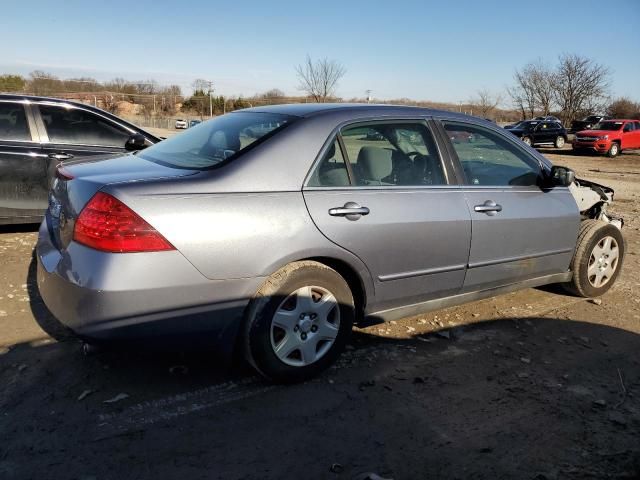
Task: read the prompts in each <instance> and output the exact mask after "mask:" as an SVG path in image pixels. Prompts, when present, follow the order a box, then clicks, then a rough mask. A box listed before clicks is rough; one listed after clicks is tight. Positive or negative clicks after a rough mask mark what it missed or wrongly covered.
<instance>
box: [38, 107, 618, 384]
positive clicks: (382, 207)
mask: <svg viewBox="0 0 640 480" xmlns="http://www.w3.org/2000/svg"><path fill="white" fill-rule="evenodd" d="M265 124H271V125H273V129H272V130H271V131H269V132H265V133H264V135H262V136H261V137H260V138H253V137H250V136H248V135H245V132H246V131H247V130H248V129H249V130H250V129H253V128H254V127H256V126H259V125H265ZM256 130H257V129H256ZM369 130H374V131H376V132H378V133H380V134H381V135H382V136H383V137H384V140H380V141H377V142H375V143H374V144H372V143H373V142H370V141H368V140H367V139H366V138H367V134H368V133H369V132H368V131H369ZM462 135H464V136H466V137H467V138H469V137H470V136H473V138H474V139H475V141H474V142H472V143H470V142H460V143H456V142H453V143H452V142H451V140H450V138H451V136H453V137H457V136H462ZM51 198H52V200H51V205H50V207H49V210H48V211H47V214H46V219H45V221H44V222H43V223H42V226H41V227H40V232H39V236H38V243H37V261H38V274H37V278H38V286H39V289H40V294H41V295H42V298H43V299H44V302H45V303H46V305H47V306H48V307H49V309H50V311H51V312H53V314H54V315H55V316H56V317H57V318H58V319H59V320H60V321H61V322H62V323H64V324H65V325H67V326H68V327H69V328H71V329H72V330H73V331H75V332H76V333H77V334H78V335H80V336H81V337H82V338H83V339H85V340H87V341H89V342H94V343H95V342H109V341H114V340H116V339H129V340H134V341H136V342H139V343H146V341H145V339H146V338H148V337H155V338H157V337H161V336H163V335H164V336H166V337H167V338H170V339H171V341H173V342H175V341H176V338H177V336H178V335H185V334H190V335H192V336H195V337H196V338H198V339H203V338H210V339H212V340H215V341H216V342H217V343H218V345H219V347H218V348H219V349H220V350H224V349H225V348H229V349H230V348H231V347H232V346H234V345H238V346H239V348H241V349H242V351H243V353H244V355H245V356H246V358H247V359H248V361H249V362H250V363H251V364H252V365H253V366H254V367H255V368H256V369H257V370H258V371H259V372H261V373H262V374H263V375H265V376H267V377H268V378H270V379H273V380H276V381H284V382H288V381H297V380H303V379H306V378H309V377H310V376H313V375H315V374H317V373H318V372H320V371H321V370H322V369H324V368H326V367H328V366H329V365H331V364H332V363H333V362H334V361H335V360H336V358H337V356H338V355H339V353H340V351H341V350H342V349H343V347H344V346H345V343H346V342H347V339H348V337H349V334H350V332H351V328H352V325H353V324H354V322H362V321H365V320H366V321H368V322H381V321H384V320H392V319H396V318H399V317H403V316H407V315H415V314H419V313H422V312H426V311H428V310H431V309H435V308H443V307H447V306H451V305H456V304H460V303H463V302H468V301H473V300H477V299H480V298H485V297H489V296H492V295H497V294H500V293H504V292H509V291H512V290H516V289H519V288H524V287H531V286H536V285H543V284H548V283H558V282H560V283H562V284H563V285H565V286H566V287H567V288H569V289H570V290H571V291H573V292H575V293H576V294H578V295H582V296H586V297H594V296H598V295H602V294H603V293H604V292H606V291H607V290H608V289H609V288H610V287H611V285H612V284H613V283H614V282H615V280H616V278H617V276H618V274H619V272H620V269H621V265H622V260H623V256H624V248H625V244H624V240H623V237H622V233H621V227H622V221H621V220H620V219H616V218H614V217H613V216H611V215H610V214H608V213H607V211H606V209H607V205H608V204H609V203H610V202H611V201H612V199H613V190H611V189H610V188H607V187H604V186H602V185H595V184H591V183H589V182H586V181H582V180H575V174H574V173H573V172H572V171H571V170H570V169H568V168H565V167H561V166H552V165H551V163H550V162H549V160H547V159H546V158H545V157H544V156H542V155H541V154H539V153H538V152H536V151H535V150H534V149H532V148H530V147H528V146H526V145H524V144H523V143H522V142H520V141H518V140H517V139H516V138H515V137H514V136H513V135H511V134H509V133H508V132H506V131H505V130H504V129H501V128H498V127H496V126H494V125H491V124H490V123H488V122H486V121H484V120H481V119H476V118H474V117H469V116H466V115H462V114H457V113H452V112H445V111H438V110H430V109H418V108H414V107H397V106H375V105H368V104H362V105H357V104H356V105H353V104H349V105H344V104H342V105H341V104H298V105H281V106H266V107H260V108H252V109H246V110H241V111H237V112H234V113H230V114H227V115H224V116H220V117H216V118H214V119H212V120H210V121H208V122H206V123H205V124H203V125H202V126H200V127H198V128H196V129H193V130H191V129H190V130H187V131H186V132H185V133H183V134H181V135H177V136H175V137H171V138H169V139H167V140H164V141H162V142H160V143H158V144H157V145H154V146H152V147H150V148H147V149H145V150H143V151H141V152H138V153H136V154H135V155H123V156H120V157H115V158H110V159H104V160H101V161H92V162H75V163H64V164H62V165H61V166H60V167H59V169H58V176H57V178H56V180H55V182H54V185H53V190H52V195H51Z"/></svg>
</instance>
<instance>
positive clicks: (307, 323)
mask: <svg viewBox="0 0 640 480" xmlns="http://www.w3.org/2000/svg"><path fill="white" fill-rule="evenodd" d="M312 325H313V320H312V319H311V315H310V314H308V313H305V314H303V315H302V318H301V319H300V321H299V322H298V328H299V329H300V331H301V332H302V333H309V332H310V331H311V326H312Z"/></svg>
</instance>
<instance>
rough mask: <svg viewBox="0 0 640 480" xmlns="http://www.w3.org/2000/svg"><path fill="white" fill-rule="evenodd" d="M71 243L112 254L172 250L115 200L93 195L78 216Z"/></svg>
mask: <svg viewBox="0 0 640 480" xmlns="http://www.w3.org/2000/svg"><path fill="white" fill-rule="evenodd" d="M73 239H74V240H75V241H76V242H78V243H82V244H83V245H86V246H88V247H91V248H95V249H96V250H101V251H103V252H115V253H132V252H157V251H162V250H175V247H174V246H173V245H171V244H170V243H169V242H168V241H167V240H166V239H165V238H164V237H163V236H162V235H160V234H159V233H158V231H157V230H156V229H155V228H153V227H152V226H151V225H149V224H148V223H147V222H145V221H144V220H143V219H142V218H141V217H140V216H139V215H138V214H137V213H136V212H134V211H133V210H131V209H130V208H129V207H127V206H126V205H125V204H124V203H122V202H121V201H120V200H118V199H117V198H115V197H113V196H111V195H109V194H107V193H103V192H98V193H96V194H95V195H94V196H93V198H91V200H89V203H87V205H85V207H84V208H83V209H82V211H81V212H80V216H78V219H77V220H76V224H75V227H74V230H73Z"/></svg>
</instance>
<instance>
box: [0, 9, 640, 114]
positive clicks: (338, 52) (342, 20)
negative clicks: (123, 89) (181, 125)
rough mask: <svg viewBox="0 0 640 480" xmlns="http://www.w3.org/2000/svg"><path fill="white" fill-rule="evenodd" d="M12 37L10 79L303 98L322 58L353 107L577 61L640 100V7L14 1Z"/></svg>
mask: <svg viewBox="0 0 640 480" xmlns="http://www.w3.org/2000/svg"><path fill="white" fill-rule="evenodd" d="M605 3H606V4H608V6H607V7H604V6H603V5H604V4H605ZM34 12H37V14H34ZM0 28H1V29H2V32H3V41H2V45H1V46H0V72H2V73H11V72H17V73H22V74H27V73H29V72H30V71H31V70H33V69H36V68H38V69H42V70H45V71H49V72H52V73H55V74H57V75H59V76H61V77H72V76H80V75H84V76H92V77H94V78H97V79H98V80H108V79H111V78H113V77H116V76H119V77H124V78H127V79H132V80H133V79H136V80H142V79H147V78H155V79H156V80H158V81H159V82H161V83H163V84H164V83H177V84H179V85H181V86H182V87H183V90H184V91H185V92H186V91H188V90H189V85H190V84H191V82H192V81H193V79H195V78H207V79H211V80H213V82H214V85H215V88H216V91H217V92H218V93H221V94H225V95H232V94H236V95H237V94H244V95H245V96H249V95H252V94H254V93H256V92H261V91H265V90H267V89H270V88H280V89H281V90H284V91H285V92H287V93H290V94H296V93H298V91H297V89H296V87H297V81H296V77H295V71H294V66H295V65H296V64H298V63H300V62H302V61H303V60H304V58H305V56H306V55H307V54H310V55H311V56H312V57H315V58H317V57H328V58H331V59H336V60H338V61H340V62H341V63H342V64H344V65H345V67H346V68H347V74H346V76H345V77H344V78H343V80H342V81H341V82H340V85H339V88H338V94H339V95H340V96H342V97H345V98H350V97H354V96H358V97H363V96H364V91H365V90H366V89H371V90H373V95H374V97H376V98H381V99H389V98H399V97H409V98H412V99H423V100H433V101H447V102H458V101H466V100H467V99H469V98H470V97H472V96H473V95H474V94H475V92H476V91H477V90H478V89H481V88H486V89H489V90H492V91H495V92H503V91H504V88H505V86H507V85H509V84H510V83H511V82H512V76H513V71H514V69H515V68H519V67H521V66H522V65H524V64H525V63H527V62H529V61H533V60H535V59H537V58H538V57H540V58H542V59H543V60H544V61H548V62H550V63H553V62H555V60H556V59H557V57H558V55H559V54H561V53H562V52H570V53H578V54H580V55H584V56H588V57H590V58H593V59H594V60H596V61H597V62H599V63H602V64H604V65H606V66H608V67H609V68H610V69H611V71H612V77H611V80H612V82H611V86H612V88H611V91H612V93H613V95H615V96H622V95H625V96H629V97H631V98H633V99H635V100H640V54H639V53H638V52H640V0H616V1H615V2H606V1H605V0H599V1H591V0H581V1H568V0H567V1H562V0H529V1H527V0H521V1H518V2H515V1H513V0H512V1H508V2H507V1H489V0H485V1H466V0H453V1H402V0H395V1H392V2H375V1H371V0H369V1H346V0H343V1H332V0H326V1H322V2H304V1H301V0H298V1H277V0H272V1H269V2H267V1H253V0H242V1H234V2H218V1H211V0H183V1H172V2H169V1H166V0H163V1H149V0H138V1H131V0H129V1H121V0H108V1H104V0H103V1H100V2H96V1H90V0H85V1H77V0H65V1H64V2H54V1H31V2H28V8H27V7H26V4H25V3H23V2H7V4H5V5H3V6H2V18H0ZM7 39H12V40H11V42H10V43H8V42H7Z"/></svg>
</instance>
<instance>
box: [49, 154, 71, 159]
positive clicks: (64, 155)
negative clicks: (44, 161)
mask: <svg viewBox="0 0 640 480" xmlns="http://www.w3.org/2000/svg"><path fill="white" fill-rule="evenodd" d="M49 158H52V159H54V160H69V159H71V158H73V155H71V154H70V153H50V154H49Z"/></svg>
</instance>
